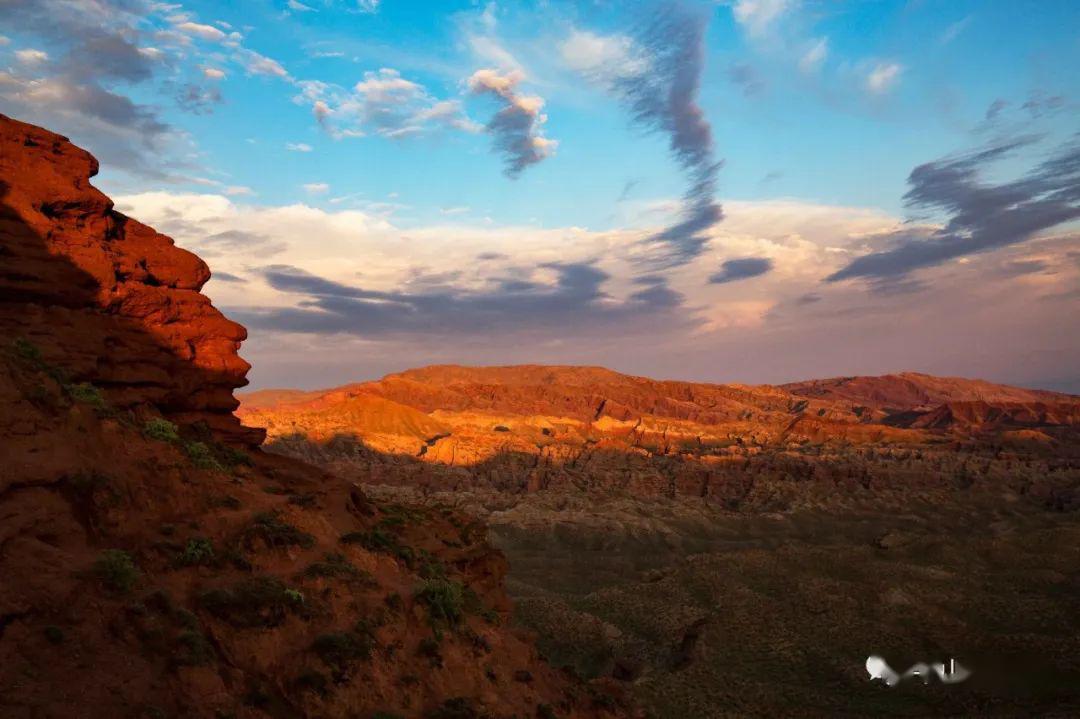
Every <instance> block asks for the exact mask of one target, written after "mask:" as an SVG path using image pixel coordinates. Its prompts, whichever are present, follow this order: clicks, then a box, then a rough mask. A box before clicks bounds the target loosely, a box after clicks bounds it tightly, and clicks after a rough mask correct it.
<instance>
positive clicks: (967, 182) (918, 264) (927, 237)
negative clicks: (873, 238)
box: [826, 136, 1080, 282]
mask: <svg viewBox="0 0 1080 719" xmlns="http://www.w3.org/2000/svg"><path fill="white" fill-rule="evenodd" d="M1037 140H1038V138H1037V137H1034V136H1027V137H1019V138H1014V139H1012V140H1008V141H1001V142H997V143H994V144H991V145H990V146H988V147H984V148H982V149H980V150H978V151H975V152H971V153H968V154H964V155H960V156H957V157H951V158H945V159H942V160H936V161H934V162H928V163H926V164H924V165H920V166H918V167H916V168H915V169H914V170H912V171H911V175H910V176H909V177H908V185H909V187H910V189H909V190H908V192H907V193H906V194H905V195H904V201H905V203H906V204H907V206H908V207H909V208H912V209H916V210H926V211H931V212H932V211H938V212H942V213H944V214H945V215H946V216H947V220H946V222H945V224H944V226H943V227H941V229H937V230H934V229H912V230H900V231H897V232H894V233H890V234H889V235H886V236H885V237H884V238H881V239H884V240H886V241H887V242H888V243H889V244H890V247H889V248H888V249H885V250H881V251H878V252H872V253H870V254H867V255H863V256H861V257H857V258H855V259H854V260H852V261H851V262H850V263H849V264H848V265H847V266H845V267H843V268H841V269H840V270H838V271H836V272H834V273H833V274H831V275H829V276H828V277H827V278H826V281H828V282H839V281H841V280H848V279H854V278H863V279H868V280H871V281H876V282H889V281H895V280H897V279H898V278H902V277H904V276H905V275H908V274H909V273H911V272H914V271H916V270H920V269H923V268H928V267H933V266H935V265H940V264H942V263H944V262H948V261H950V260H954V259H958V258H961V257H964V256H966V255H971V254H976V253H981V252H987V251H989V250H994V249H997V248H1000V247H1006V246H1009V245H1015V244H1019V243H1022V242H1027V241H1028V240H1031V239H1032V238H1033V237H1035V236H1036V235H1038V233H1040V232H1042V231H1044V230H1048V229H1050V228H1053V227H1056V226H1058V225H1061V224H1063V223H1066V222H1070V221H1073V220H1076V219H1078V218H1080V141H1078V139H1077V138H1074V140H1073V141H1072V142H1071V143H1069V144H1066V145H1065V146H1064V147H1061V148H1058V150H1057V152H1056V154H1054V155H1053V156H1052V157H1050V158H1049V159H1047V160H1045V161H1043V162H1042V163H1040V164H1039V165H1037V166H1036V167H1035V168H1033V169H1032V170H1031V171H1030V172H1028V173H1027V174H1026V175H1024V176H1023V177H1021V178H1020V179H1018V180H1015V181H1012V182H1004V183H1001V184H997V185H994V184H989V183H987V182H985V181H983V179H982V177H981V173H982V171H983V170H984V169H985V168H986V167H987V166H988V165H990V164H992V163H994V162H996V161H999V160H1002V159H1005V158H1008V157H1010V156H1012V155H1013V154H1015V153H1016V151H1018V150H1020V149H1022V148H1027V147H1030V146H1032V145H1033V144H1034V143H1035V142H1036V141H1037Z"/></svg>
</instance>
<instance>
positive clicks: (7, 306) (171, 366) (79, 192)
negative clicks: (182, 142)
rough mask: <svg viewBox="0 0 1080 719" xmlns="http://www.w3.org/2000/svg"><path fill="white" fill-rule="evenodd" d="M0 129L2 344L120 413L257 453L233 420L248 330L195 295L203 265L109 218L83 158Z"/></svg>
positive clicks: (29, 130) (6, 124) (119, 217)
mask: <svg viewBox="0 0 1080 719" xmlns="http://www.w3.org/2000/svg"><path fill="white" fill-rule="evenodd" d="M0 127H2V132H0V233H2V234H3V240H4V241H3V245H2V254H0V304H2V307H0V335H2V336H4V337H9V338H17V337H21V338H24V339H26V340H27V341H28V342H31V343H33V344H34V345H36V346H37V347H39V349H40V350H41V352H42V354H43V357H44V360H45V361H46V362H49V363H50V364H52V365H54V366H56V367H59V368H61V369H62V370H63V371H64V372H65V373H66V375H67V376H68V377H69V378H70V380H71V381H72V382H85V381H93V383H94V384H95V386H97V387H99V388H101V389H102V390H103V391H104V393H105V395H106V396H107V397H108V399H109V401H110V402H111V403H112V404H114V405H116V406H118V407H123V408H138V407H140V406H146V405H153V406H155V407H157V409H158V410H160V411H161V412H164V413H166V414H167V415H169V416H170V417H173V418H175V419H177V420H179V421H181V422H182V423H194V422H199V421H201V422H205V423H206V424H208V425H210V426H211V427H212V428H213V429H214V431H215V432H217V433H219V434H222V435H227V436H228V437H229V439H231V440H234V441H240V442H243V443H246V444H250V445H257V444H259V442H260V441H261V439H262V437H261V433H259V432H258V431H256V430H250V429H245V428H242V427H241V426H240V423H239V422H238V421H237V420H236V419H235V418H234V417H233V416H232V411H233V410H234V409H235V408H236V406H237V403H236V400H235V399H233V396H232V391H233V389H234V388H236V387H242V386H243V385H245V384H247V380H246V379H245V375H246V374H247V371H248V369H249V368H250V365H248V363H247V362H245V361H244V360H243V359H241V358H240V356H239V355H238V354H237V350H238V349H239V347H240V342H241V341H243V340H244V339H245V338H246V336H247V333H246V331H245V330H244V328H243V327H241V326H240V325H238V324H236V323H235V322H231V321H229V320H228V319H226V318H225V316H224V315H222V314H221V313H220V312H219V311H218V310H216V309H215V308H214V307H213V305H211V304H210V300H209V299H207V298H206V297H205V296H203V295H201V294H200V293H199V289H200V288H201V287H202V286H203V285H204V284H205V283H206V281H207V280H208V279H210V270H209V268H208V267H207V266H206V263H204V262H203V261H202V260H200V259H199V258H198V257H196V256H195V255H193V254H191V253H190V252H187V251H186V250H182V249H180V248H178V247H176V246H175V245H174V244H173V241H172V240H171V239H169V238H168V237H165V236H164V235H161V234H158V233H157V232H155V231H154V230H153V229H151V228H149V227H147V226H146V225H143V224H142V223H140V222H138V221H136V220H133V219H131V218H130V217H126V216H124V215H123V214H121V213H119V212H117V211H115V210H114V209H113V203H112V202H111V201H110V200H109V198H107V197H106V196H105V195H104V194H102V193H101V192H100V191H99V190H97V189H96V188H94V187H93V186H92V185H91V184H90V178H91V177H93V176H94V175H95V174H97V171H98V164H97V160H95V159H94V158H93V157H92V156H91V155H90V154H89V153H87V152H86V151H85V150H81V149H79V148H77V147H75V146H73V145H71V144H70V143H69V142H67V140H66V139H65V138H62V137H60V136H58V135H55V134H53V133H51V132H48V131H46V130H42V129H41V128H38V127H34V126H33V125H27V124H25V123H21V122H17V121H15V120H12V119H10V118H6V117H3V116H0Z"/></svg>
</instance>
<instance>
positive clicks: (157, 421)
mask: <svg viewBox="0 0 1080 719" xmlns="http://www.w3.org/2000/svg"><path fill="white" fill-rule="evenodd" d="M143 435H145V436H146V437H147V438H148V439H155V440H157V441H159V442H179V441H180V432H179V430H178V429H177V427H176V425H175V424H173V423H172V422H170V421H169V420H167V419H163V418H161V417H153V418H152V419H148V420H146V422H145V423H144V424H143Z"/></svg>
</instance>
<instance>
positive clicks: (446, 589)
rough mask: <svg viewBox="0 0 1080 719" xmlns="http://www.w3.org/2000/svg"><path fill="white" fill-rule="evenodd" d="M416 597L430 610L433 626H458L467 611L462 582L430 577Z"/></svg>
mask: <svg viewBox="0 0 1080 719" xmlns="http://www.w3.org/2000/svg"><path fill="white" fill-rule="evenodd" d="M416 599H417V601H419V602H420V603H421V604H423V605H424V606H425V607H427V610H428V622H429V623H430V624H431V626H432V627H435V628H440V627H443V626H450V627H453V626H457V625H458V624H459V623H460V622H461V619H462V617H463V616H464V611H465V592H464V588H463V587H462V586H461V583H460V582H454V581H450V580H447V579H428V580H427V581H425V582H424V583H423V584H422V585H421V586H420V590H419V591H418V592H417V593H416Z"/></svg>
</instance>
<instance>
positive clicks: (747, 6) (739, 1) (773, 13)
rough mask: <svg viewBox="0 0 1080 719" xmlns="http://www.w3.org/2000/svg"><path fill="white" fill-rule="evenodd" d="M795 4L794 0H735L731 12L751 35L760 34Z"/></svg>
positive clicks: (767, 29) (769, 28) (766, 31)
mask: <svg viewBox="0 0 1080 719" xmlns="http://www.w3.org/2000/svg"><path fill="white" fill-rule="evenodd" d="M797 4H798V3H797V2H796V0H735V2H734V4H733V5H732V6H731V13H732V15H734V17H735V20H736V22H738V23H739V24H740V25H742V26H743V27H745V28H746V30H747V31H748V32H749V33H750V34H751V35H753V36H762V35H764V34H766V33H768V32H769V30H771V29H772V27H773V26H774V25H775V24H776V23H777V21H779V20H780V19H781V18H782V17H783V16H784V14H785V13H787V12H788V11H790V10H791V9H792V8H793V7H795V6H796V5H797Z"/></svg>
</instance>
